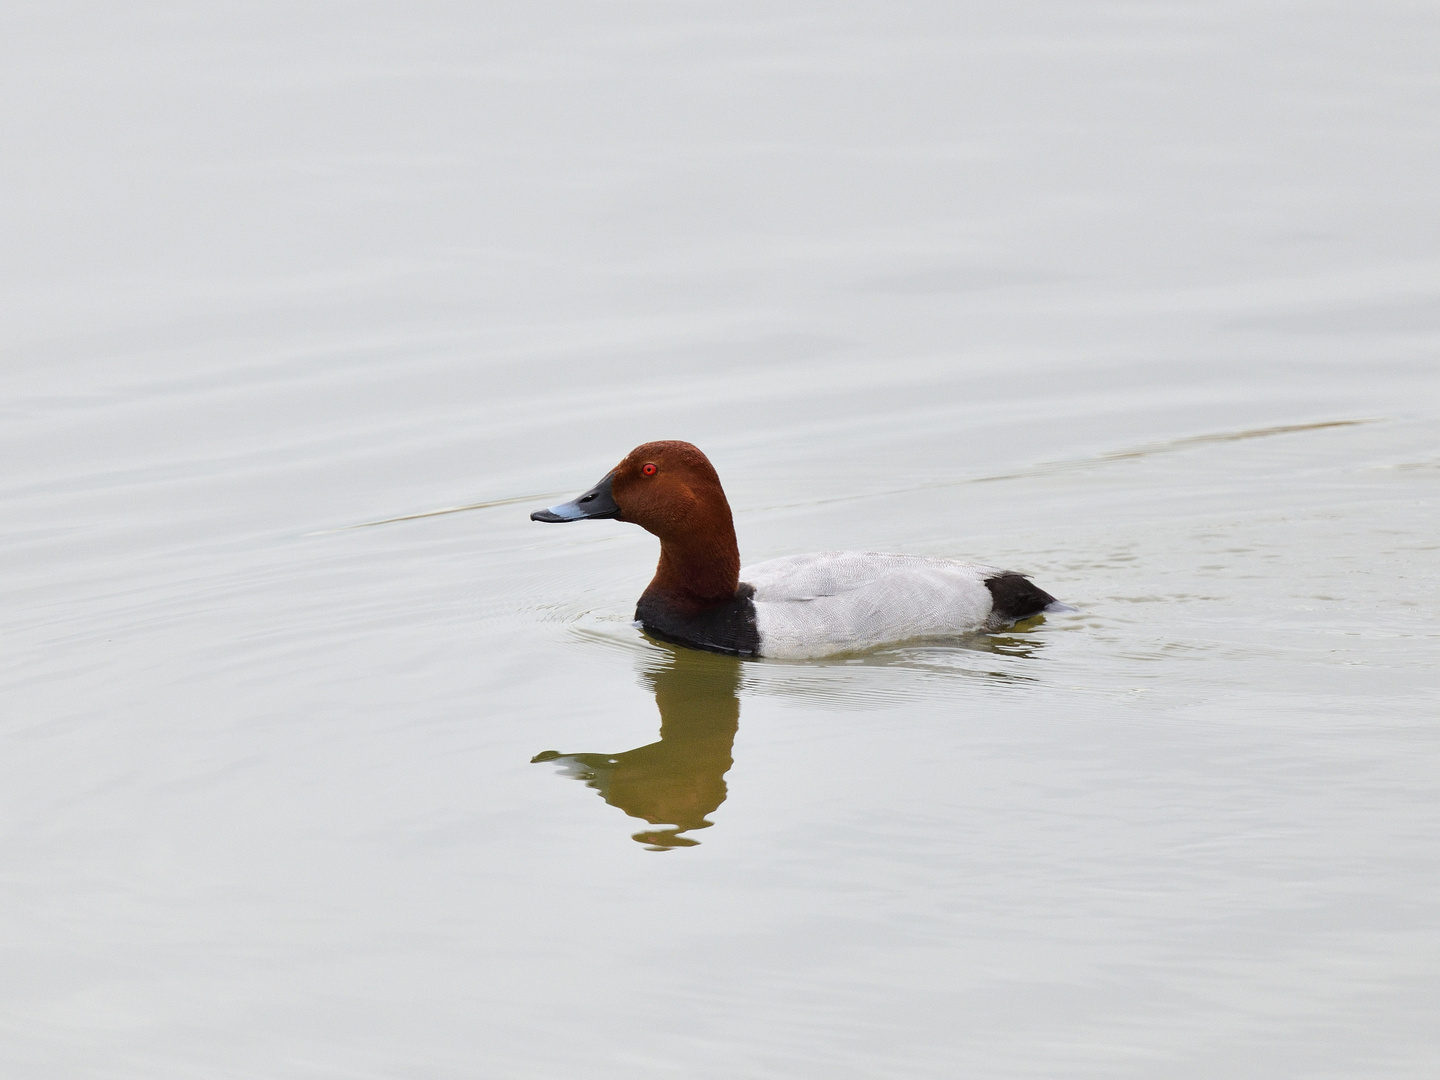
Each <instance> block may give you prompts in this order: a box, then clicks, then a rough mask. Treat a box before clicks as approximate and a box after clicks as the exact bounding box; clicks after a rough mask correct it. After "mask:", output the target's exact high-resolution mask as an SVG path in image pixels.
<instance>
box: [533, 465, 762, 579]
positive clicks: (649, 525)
mask: <svg viewBox="0 0 1440 1080" xmlns="http://www.w3.org/2000/svg"><path fill="white" fill-rule="evenodd" d="M530 517H531V519H532V520H534V521H581V520H584V519H586V518H607V517H608V518H618V519H619V520H621V521H630V522H634V523H635V524H636V525H639V526H640V527H641V528H642V529H645V530H646V531H647V532H652V533H654V534H655V535H656V536H658V537H659V538H660V565H659V566H658V567H657V568H656V572H655V580H654V581H652V582H651V583H650V588H649V589H647V590H646V592H647V593H649V592H651V591H658V592H661V593H664V594H666V595H668V596H671V597H673V598H674V599H675V600H676V601H677V602H681V603H684V604H685V605H686V606H689V607H695V606H704V605H706V604H712V603H720V602H723V601H727V600H730V599H731V598H733V597H734V595H735V590H736V588H737V587H738V585H739V582H740V550H739V548H738V546H737V545H736V543H735V525H734V522H733V521H732V519H731V515H730V503H729V501H728V500H727V499H726V498H725V489H724V488H722V487H721V486H720V477H719V476H718V475H716V473H715V467H714V466H713V465H711V464H710V459H709V458H707V457H706V456H705V455H704V454H703V453H701V452H700V450H699V449H698V448H697V447H694V446H692V445H690V444H689V443H687V442H676V441H664V442H649V443H644V444H643V445H641V446H637V447H636V448H635V449H634V450H632V451H630V453H629V454H627V455H626V456H625V460H623V461H621V462H620V464H619V465H616V466H615V468H613V469H611V470H610V472H609V473H607V474H606V476H605V477H604V479H602V480H601V481H600V482H599V483H598V484H596V485H595V486H594V487H593V488H591V489H590V490H589V491H587V492H585V493H584V494H583V495H580V496H578V497H577V498H575V499H573V500H572V501H570V502H568V503H562V504H560V505H559V506H552V507H550V508H549V509H547V510H537V511H535V512H534V513H533V514H531V515H530Z"/></svg>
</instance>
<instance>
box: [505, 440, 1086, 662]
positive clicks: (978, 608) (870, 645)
mask: <svg viewBox="0 0 1440 1080" xmlns="http://www.w3.org/2000/svg"><path fill="white" fill-rule="evenodd" d="M598 519H614V520H616V521H623V522H629V523H632V524H635V525H639V526H640V527H641V528H642V529H644V530H646V531H647V532H649V533H652V534H653V535H655V536H656V537H658V538H659V540H660V561H659V563H658V565H657V566H656V568H655V577H654V579H653V580H652V581H651V582H650V584H649V585H648V586H647V587H646V589H645V591H644V592H643V593H642V594H641V596H640V600H639V602H638V603H637V604H636V607H635V622H636V623H637V624H638V625H639V626H640V628H641V629H643V630H644V631H645V632H646V633H648V634H649V635H650V636H652V637H654V638H658V639H659V640H661V641H666V642H669V643H671V644H675V645H681V646H685V647H688V648H693V649H703V650H706V651H708V652H718V653H728V654H730V655H733V656H741V657H747V658H757V657H762V658H773V659H781V660H811V659H818V658H820V657H824V656H832V655H835V654H838V653H850V652H863V651H866V650H871V649H876V648H879V647H883V646H888V645H897V644H900V643H901V642H906V641H914V640H919V639H927V638H928V639H938V638H946V637H951V638H953V637H957V636H961V635H964V634H970V633H975V632H990V631H996V630H1003V629H1006V628H1008V627H1011V626H1013V625H1015V623H1017V622H1020V621H1021V620H1023V619H1029V618H1031V617H1033V616H1036V615H1040V614H1042V613H1045V612H1050V611H1073V610H1075V609H1074V608H1071V607H1069V605H1066V604H1062V603H1061V602H1060V601H1058V600H1056V599H1055V597H1053V596H1051V595H1050V594H1049V593H1047V592H1045V591H1044V590H1043V589H1041V588H1039V587H1038V586H1037V585H1034V584H1033V583H1032V582H1031V581H1030V578H1029V575H1028V574H1022V573H1018V572H1016V571H1013V570H1003V569H1000V568H999V567H995V566H987V565H983V564H980V563H969V562H958V561H956V560H953V559H941V558H931V557H926V556H921V555H905V554H894V553H887V552H874V551H820V552H814V553H811V554H806V555H786V556H782V557H780V558H777V559H769V560H767V561H765V562H759V563H755V564H753V565H751V566H746V567H742V566H741V565H740V548H739V544H738V543H737V541H736V538H735V522H734V516H733V515H732V514H731V512H730V503H729V500H727V499H726V498H725V489H724V488H723V487H722V486H721V484H720V476H719V474H718V473H717V472H716V471H715V467H714V466H713V465H712V464H711V463H710V459H709V458H707V457H706V456H705V454H704V453H703V452H702V451H701V450H700V449H699V448H698V447H696V446H694V445H692V444H690V443H688V442H680V441H678V440H664V441H660V442H647V443H643V444H641V445H640V446H637V447H636V448H635V449H634V450H631V451H630V453H629V454H627V455H626V456H625V459H624V460H623V461H621V462H620V464H618V465H616V466H615V468H613V469H611V470H610V471H609V472H608V473H606V474H605V475H604V476H603V477H602V478H601V479H600V482H599V483H597V484H596V485H595V486H594V487H592V488H590V490H588V491H586V492H584V493H583V494H581V495H577V496H576V497H575V498H574V499H571V500H570V501H569V502H567V503H561V504H559V505H557V506H551V507H547V508H545V509H543V510H536V511H534V512H532V513H531V515H530V520H532V521H541V522H549V523H559V522H566V523H568V522H574V521H591V520H598Z"/></svg>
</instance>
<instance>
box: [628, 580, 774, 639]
mask: <svg viewBox="0 0 1440 1080" xmlns="http://www.w3.org/2000/svg"><path fill="white" fill-rule="evenodd" d="M754 595H755V586H753V585H746V584H745V583H744V582H741V583H740V588H738V589H736V590H735V598H734V599H733V600H729V601H727V602H726V603H723V604H717V605H715V606H714V607H712V608H706V609H705V610H703V611H700V612H698V613H696V614H693V615H690V614H685V613H683V612H680V611H676V610H675V609H674V608H673V607H671V606H670V605H668V604H666V603H665V598H664V597H663V596H651V595H650V594H649V593H646V594H645V595H644V596H642V597H640V603H639V604H638V605H636V608H635V618H636V619H637V620H639V622H640V625H641V626H643V627H645V630H646V632H647V633H649V634H650V635H652V636H653V637H657V638H659V639H660V640H661V641H670V642H674V643H675V644H676V645H688V646H690V648H692V649H706V650H708V651H709V652H720V653H730V654H731V655H732V656H759V655H760V631H759V630H757V629H756V628H755V601H754V599H752V598H753V597H754Z"/></svg>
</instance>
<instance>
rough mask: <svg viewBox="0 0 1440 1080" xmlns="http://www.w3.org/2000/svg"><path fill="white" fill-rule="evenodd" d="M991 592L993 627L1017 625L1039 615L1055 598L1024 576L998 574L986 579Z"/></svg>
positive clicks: (991, 620) (986, 584) (991, 619)
mask: <svg viewBox="0 0 1440 1080" xmlns="http://www.w3.org/2000/svg"><path fill="white" fill-rule="evenodd" d="M985 587H986V588H987V589H989V590H990V596H991V598H992V602H993V606H992V607H991V611H990V622H991V624H992V625H996V624H1000V623H1007V622H1010V623H1015V622H1019V621H1020V620H1021V619H1028V618H1029V617H1030V616H1031V615H1039V614H1040V612H1042V611H1044V610H1045V608H1046V606H1047V605H1049V604H1053V603H1054V602H1055V598H1054V597H1053V596H1051V595H1050V594H1049V593H1047V592H1046V591H1045V590H1044V589H1042V588H1040V587H1039V586H1036V585H1032V584H1031V583H1030V579H1029V578H1027V577H1026V576H1025V575H1024V574H1010V573H1006V574H996V575H995V576H994V577H992V578H986V579H985Z"/></svg>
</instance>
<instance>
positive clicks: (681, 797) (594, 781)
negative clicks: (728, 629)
mask: <svg viewBox="0 0 1440 1080" xmlns="http://www.w3.org/2000/svg"><path fill="white" fill-rule="evenodd" d="M657 644H658V643H657ZM660 648H661V649H662V650H663V653H662V657H661V660H660V663H659V664H657V665H655V666H654V667H648V668H647V669H646V670H643V671H642V672H641V678H642V680H644V682H646V683H648V684H649V686H650V689H651V690H652V691H653V692H654V694H655V704H656V706H657V707H658V708H659V709H660V741H659V742H653V743H650V744H649V745H648V746H639V747H636V748H635V749H634V750H625V751H623V752H621V753H618V754H562V753H560V751H558V750H546V751H545V752H544V753H540V754H536V755H535V757H533V758H532V759H531V761H532V762H539V761H553V762H556V763H558V764H559V765H561V766H562V767H563V768H564V769H565V771H566V772H568V773H569V775H571V776H573V777H575V778H576V779H579V780H584V781H585V784H586V786H587V787H591V788H594V789H595V790H596V791H598V792H599V793H600V795H601V797H602V798H603V799H604V800H605V801H606V802H607V803H609V804H610V805H611V806H615V807H618V808H619V809H621V810H623V811H625V813H627V814H629V815H630V816H631V817H635V818H640V819H641V820H643V821H648V822H649V823H650V824H651V825H667V826H670V827H669V828H662V829H647V830H645V831H644V832H639V833H636V834H635V839H636V840H637V841H638V842H640V843H642V844H644V845H646V847H647V848H649V850H651V851H665V850H668V849H670V848H676V847H693V846H694V845H696V844H698V843H699V841H698V840H695V839H693V838H692V837H689V836H686V835H684V834H685V833H688V832H693V831H695V830H697V829H708V828H709V827H710V826H711V825H712V824H713V822H711V821H708V820H706V815H708V814H711V813H714V811H715V809H716V808H717V807H718V806H719V805H720V804H721V803H723V802H724V801H725V774H726V773H727V772H729V771H730V766H731V765H732V764H733V763H734V762H733V759H732V758H731V756H730V755H731V748H732V747H733V745H734V742H735V732H736V731H738V730H739V727H740V696H739V689H740V665H741V664H742V663H743V661H741V660H740V659H739V658H737V657H733V656H723V655H719V654H717V653H707V652H697V651H696V650H693V649H677V648H672V647H670V646H668V645H660Z"/></svg>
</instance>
